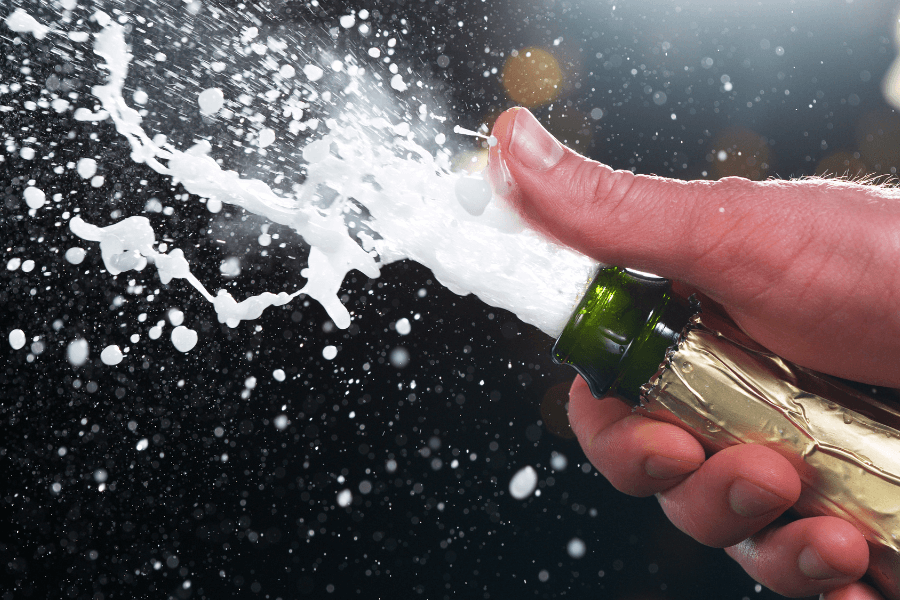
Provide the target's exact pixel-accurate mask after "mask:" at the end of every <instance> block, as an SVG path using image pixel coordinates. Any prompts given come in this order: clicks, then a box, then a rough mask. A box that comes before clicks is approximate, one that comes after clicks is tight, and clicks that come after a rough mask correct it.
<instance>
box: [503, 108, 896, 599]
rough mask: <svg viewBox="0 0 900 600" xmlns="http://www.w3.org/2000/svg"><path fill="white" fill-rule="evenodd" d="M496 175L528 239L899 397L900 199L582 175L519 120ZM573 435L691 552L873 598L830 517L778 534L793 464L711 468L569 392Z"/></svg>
mask: <svg viewBox="0 0 900 600" xmlns="http://www.w3.org/2000/svg"><path fill="white" fill-rule="evenodd" d="M493 135H494V136H495V137H496V138H497V140H498V143H497V144H496V145H495V146H494V147H492V148H491V157H490V162H489V176H490V178H491V183H492V185H493V187H494V189H495V191H497V192H498V193H500V194H501V195H503V196H505V197H506V198H507V200H508V201H509V202H511V203H512V204H513V205H514V206H515V207H516V208H517V209H518V210H519V211H520V212H521V214H522V215H523V216H524V217H525V218H526V220H528V221H529V222H530V224H531V225H532V226H533V227H535V228H536V229H538V230H541V231H543V232H544V233H546V234H547V235H549V236H551V237H553V238H556V239H557V240H558V241H560V242H561V243H563V244H565V245H568V246H571V247H573V248H575V249H577V250H579V251H581V252H583V253H584V254H587V255H589V256H592V257H594V258H596V259H597V260H599V261H601V262H603V263H606V264H615V265H622V266H628V267H632V268H635V269H638V270H641V271H648V272H652V273H656V274H658V275H660V276H663V277H667V278H669V279H672V280H675V281H678V282H682V283H683V284H686V285H687V286H689V287H690V288H692V289H695V290H698V291H699V292H701V293H702V294H704V295H705V296H707V297H708V298H710V299H711V300H712V301H714V302H716V303H718V304H719V305H720V306H721V307H722V308H723V309H724V310H725V311H726V312H727V313H728V315H729V316H730V317H731V318H732V319H734V320H735V322H736V323H737V324H738V325H739V326H740V327H741V328H742V329H743V330H744V331H745V332H746V333H747V334H749V335H750V336H751V337H753V338H754V339H756V340H757V341H758V342H759V343H761V344H762V345H764V346H766V347H767V348H769V349H770V350H772V351H773V352H775V353H777V354H779V355H781V356H783V357H785V358H787V359H788V360H791V361H792V362H795V363H797V364H800V365H803V366H806V367H809V368H811V369H815V370H818V371H822V372H825V373H830V374H832V375H837V376H839V377H844V378H848V379H855V380H858V381H865V382H869V383H872V384H876V385H885V386H895V387H896V386H900V369H897V368H896V365H897V363H898V360H900V310H898V299H900V275H898V272H897V270H896V268H895V265H896V264H897V258H898V256H900V194H898V192H897V191H895V190H893V189H889V188H885V187H878V186H871V185H861V184H855V183H850V182H842V181H834V180H831V181H828V180H804V181H765V182H752V181H748V180H745V179H740V178H736V177H729V178H725V179H722V180H720V181H717V182H708V181H693V182H682V181H676V180H671V179H664V178H658V177H650V176H643V175H635V174H633V173H631V172H629V171H613V170H612V169H611V168H609V167H607V166H605V165H602V164H599V163H596V162H594V161H590V160H587V159H585V158H583V157H581V156H579V155H578V154H576V153H574V152H572V151H571V150H569V149H567V148H565V147H563V146H562V145H561V144H559V142H557V141H556V140H555V139H553V138H552V137H551V136H550V135H549V134H547V133H546V132H545V131H544V130H543V128H541V126H540V125H539V124H538V122H537V121H536V120H535V119H534V117H533V116H532V115H531V114H530V113H529V112H528V111H527V110H525V109H513V110H510V111H507V112H505V113H504V114H502V115H501V116H500V118H499V119H498V120H497V122H496V124H495V126H494V131H493ZM569 411H570V421H571V423H572V427H573V429H574V430H575V433H576V434H577V435H578V439H579V441H580V442H581V445H582V447H583V448H584V450H585V453H586V454H587V456H588V458H589V459H590V460H591V462H592V463H593V464H594V465H595V466H596V467H597V468H598V469H599V470H600V472H601V473H603V474H604V475H605V476H606V477H607V478H608V479H609V480H610V481H611V482H612V484H613V485H614V486H616V487H617V488H618V489H620V490H622V491H624V492H626V493H630V494H633V495H641V496H644V495H649V494H657V495H658V496H659V500H660V503H661V504H662V507H663V510H664V511H665V512H666V515H667V516H668V517H669V518H670V519H671V520H672V522H673V523H674V524H675V525H676V526H677V527H679V528H680V529H681V530H682V531H685V532H686V533H688V534H689V535H691V536H693V537H694V538H695V539H697V540H699V541H701V542H703V543H706V544H709V545H714V546H720V547H725V548H727V550H726V551H727V552H728V553H729V554H730V555H731V556H732V557H733V558H735V560H737V561H738V562H739V563H740V564H741V565H742V566H743V567H744V569H745V570H746V571H747V572H748V573H750V575H751V576H753V577H754V578H756V579H757V580H758V581H760V582H761V583H762V584H764V585H766V586H767V587H769V588H771V589H773V590H775V591H776V592H779V593H781V594H785V595H792V596H803V595H811V594H817V593H822V592H828V593H827V595H826V596H825V597H826V598H827V600H839V599H840V600H846V599H851V598H852V599H854V600H859V599H862V598H866V599H872V598H880V596H879V595H878V594H877V593H876V592H875V591H874V590H872V588H869V587H868V586H864V585H863V584H857V583H853V582H855V581H856V580H857V579H859V578H860V577H861V576H862V575H863V574H864V573H865V571H866V569H867V567H868V558H869V556H868V547H867V545H866V542H865V540H864V538H863V537H862V535H861V534H860V533H859V532H858V531H857V530H856V529H855V528H854V527H853V526H852V525H850V524H849V523H846V522H844V521H842V520H840V519H837V518H833V517H818V518H808V519H801V520H796V521H793V522H778V523H777V524H775V523H774V522H775V520H776V519H777V518H778V517H779V515H781V513H782V512H784V511H785V510H786V509H787V508H789V507H790V506H791V505H792V504H793V503H794V502H795V501H796V499H797V497H798V495H799V493H800V481H799V477H798V475H797V473H796V471H795V470H794V469H793V467H792V466H791V465H790V464H789V463H788V461H787V460H786V459H785V458H783V457H782V456H781V455H779V454H777V453H776V452H774V451H773V450H770V449H767V448H764V447H760V446H753V445H743V446H737V447H732V448H729V449H727V450H724V451H722V452H719V453H717V454H715V455H713V456H712V457H710V458H709V459H707V460H705V455H704V451H703V448H702V447H701V446H700V444H699V442H697V441H696V440H695V439H694V438H693V437H692V436H691V435H690V434H688V433H687V432H685V431H684V430H682V429H680V428H678V427H676V426H674V425H669V424H665V423H660V422H656V421H652V420H649V419H646V418H643V417H640V416H638V415H634V414H632V411H631V409H630V408H629V407H627V406H626V405H624V404H623V403H621V402H620V401H618V400H617V399H615V398H612V397H609V398H604V399H602V400H596V399H594V398H592V397H591V395H590V393H589V392H588V390H587V387H586V386H585V385H584V384H583V382H580V381H577V382H576V383H575V385H574V386H573V388H572V393H571V398H570V404H569Z"/></svg>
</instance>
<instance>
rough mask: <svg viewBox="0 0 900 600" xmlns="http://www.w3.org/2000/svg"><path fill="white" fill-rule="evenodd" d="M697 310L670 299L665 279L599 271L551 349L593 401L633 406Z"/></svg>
mask: <svg viewBox="0 0 900 600" xmlns="http://www.w3.org/2000/svg"><path fill="white" fill-rule="evenodd" d="M698 310H699V308H698V307H697V306H696V305H694V304H692V303H689V302H688V301H686V300H684V299H682V298H679V297H677V296H673V295H672V292H671V284H670V283H669V281H668V280H666V279H661V278H658V277H655V276H652V275H647V274H643V273H638V272H635V271H630V270H627V269H623V268H621V267H607V268H604V269H601V270H600V271H599V272H598V273H597V276H596V277H595V278H594V281H593V282H592V283H591V285H590V287H589V288H588V290H587V292H586V293H585V295H584V297H583V298H582V299H581V302H580V303H579V304H578V307H577V308H576V309H575V312H574V313H572V316H571V318H570V319H569V322H568V323H567V324H566V327H565V329H564V330H563V332H562V334H561V335H560V336H559V339H557V341H556V344H555V345H554V346H553V359H554V361H556V362H557V363H560V364H567V365H571V366H572V367H574V368H575V370H576V371H578V373H579V374H580V375H581V376H582V377H584V378H585V380H586V381H587V382H588V385H589V386H590V388H591V392H592V393H593V394H594V396H597V397H598V398H599V397H602V396H604V395H606V394H608V393H610V392H615V393H617V394H618V395H620V396H622V397H623V398H625V399H626V400H628V401H629V402H631V403H632V404H634V405H637V404H638V403H639V402H640V390H641V386H643V385H644V384H645V383H647V382H648V381H649V380H650V379H651V378H652V377H653V375H655V374H656V372H657V371H658V370H659V367H660V365H661V363H662V362H663V360H664V359H665V355H666V351H667V350H668V349H669V348H670V347H672V346H673V345H675V344H676V343H677V342H678V340H679V338H680V335H681V332H682V330H683V329H684V327H685V325H687V323H688V321H689V320H690V318H691V316H693V315H694V314H695V313H696V312H698Z"/></svg>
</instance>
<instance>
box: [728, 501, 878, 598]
mask: <svg viewBox="0 0 900 600" xmlns="http://www.w3.org/2000/svg"><path fill="white" fill-rule="evenodd" d="M726 552H728V554H729V555H730V556H731V557H732V558H734V559H735V560H736V561H737V562H738V563H740V565H741V566H742V567H743V568H744V570H745V571H747V573H748V574H749V575H750V576H751V577H753V578H754V579H755V580H756V581H758V582H760V583H761V584H763V585H764V586H766V587H767V588H769V589H771V590H773V591H775V592H777V593H779V594H782V595H785V596H811V595H814V594H820V593H823V592H828V591H830V590H838V589H840V588H843V587H846V586H848V585H849V584H851V583H852V582H854V581H856V580H857V579H859V578H860V577H862V576H863V575H864V574H865V572H866V568H867V567H868V563H869V547H868V545H867V544H866V540H865V538H863V536H862V534H861V533H860V532H859V531H858V530H857V529H856V528H855V527H853V525H851V524H850V523H848V522H846V521H844V520H842V519H838V518H837V517H813V518H810V519H800V520H799V521H793V522H790V523H787V524H786V525H784V526H780V527H779V526H773V527H770V528H768V529H766V530H764V531H762V532H760V533H759V534H758V535H755V536H753V537H751V538H749V539H747V540H745V541H743V542H741V543H739V544H737V545H735V546H732V547H730V548H727V549H726ZM866 587H868V586H866ZM864 591H865V588H864V587H862V586H856V587H851V588H849V589H848V591H847V592H846V594H848V595H847V596H846V597H845V596H841V595H836V596H834V597H832V598H831V600H837V599H841V600H848V599H850V598H852V599H854V600H857V599H858V598H866V599H871V598H878V596H877V595H876V596H871V595H869V596H866V595H862V596H860V594H862V593H863V592H864ZM836 593H837V594H839V592H836Z"/></svg>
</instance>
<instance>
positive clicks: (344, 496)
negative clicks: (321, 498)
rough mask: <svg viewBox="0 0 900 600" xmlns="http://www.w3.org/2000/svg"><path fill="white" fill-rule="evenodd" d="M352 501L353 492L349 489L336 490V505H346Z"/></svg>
mask: <svg viewBox="0 0 900 600" xmlns="http://www.w3.org/2000/svg"><path fill="white" fill-rule="evenodd" d="M352 501H353V492H351V491H350V490H341V491H340V492H338V496H337V503H338V506H341V507H347V506H350V503H351V502H352Z"/></svg>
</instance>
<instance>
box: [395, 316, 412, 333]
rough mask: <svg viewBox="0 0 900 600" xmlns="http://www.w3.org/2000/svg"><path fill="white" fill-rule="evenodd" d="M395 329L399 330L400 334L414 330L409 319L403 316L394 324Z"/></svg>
mask: <svg viewBox="0 0 900 600" xmlns="http://www.w3.org/2000/svg"><path fill="white" fill-rule="evenodd" d="M394 329H396V330H397V333H399V334H400V335H408V334H409V332H410V331H412V326H411V325H410V324H409V319H407V318H405V317H404V318H403V319H398V320H397V322H396V323H395V324H394Z"/></svg>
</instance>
